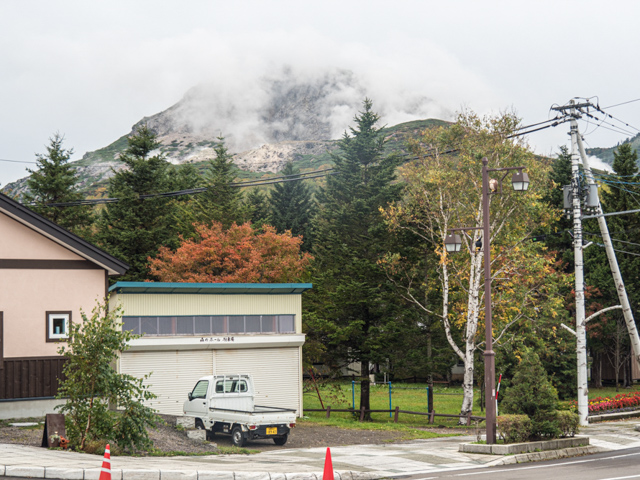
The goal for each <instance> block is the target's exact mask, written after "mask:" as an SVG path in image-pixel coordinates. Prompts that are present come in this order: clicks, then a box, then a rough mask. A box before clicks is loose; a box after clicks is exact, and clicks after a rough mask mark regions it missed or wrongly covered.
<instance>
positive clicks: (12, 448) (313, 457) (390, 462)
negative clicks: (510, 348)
mask: <svg viewBox="0 0 640 480" xmlns="http://www.w3.org/2000/svg"><path fill="white" fill-rule="evenodd" d="M637 424H638V422H637V421H626V422H610V423H605V424H596V425H592V426H589V427H586V428H584V429H583V430H582V431H581V432H580V434H581V435H584V436H588V437H589V439H590V443H591V446H590V447H577V448H573V449H566V450H565V451H554V452H537V453H531V454H522V455H510V456H499V455H482V454H472V453H461V452H459V451H458V448H459V444H460V443H463V442H470V441H474V438H472V437H446V438H435V439H428V440H415V441H411V442H406V443H395V444H385V445H356V446H348V447H332V448H331V456H332V460H333V468H334V471H335V472H336V479H340V480H345V479H348V480H359V479H374V478H389V477H401V476H405V475H414V474H422V473H429V472H435V471H444V470H459V469H465V468H477V467H481V466H494V465H503V464H507V463H517V462H526V461H534V460H542V459H547V458H561V457H566V456H575V455H584V454H588V453H595V452H599V451H607V450H619V449H623V448H632V447H640V432H639V431H636V430H634V426H635V425H637ZM325 453H326V449H325V448H308V449H282V450H272V451H268V452H263V453H259V454H256V455H211V456H206V457H112V458H111V468H112V478H113V480H303V479H313V480H319V479H320V478H321V477H322V471H323V467H324V459H325ZM101 466H102V457H101V456H98V455H87V454H83V453H76V452H63V451H59V450H46V449H43V448H38V447H30V446H24V445H12V444H0V475H6V476H15V477H33V478H62V479H69V480H98V477H99V475H100V467H101Z"/></svg>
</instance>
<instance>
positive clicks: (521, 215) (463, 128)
mask: <svg viewBox="0 0 640 480" xmlns="http://www.w3.org/2000/svg"><path fill="white" fill-rule="evenodd" d="M517 125H518V119H517V118H516V117H515V116H513V115H511V114H504V115H501V116H497V117H490V118H479V117H478V116H476V115H475V114H473V113H463V114H461V115H460V116H459V118H458V120H457V122H456V123H455V124H453V125H452V126H450V127H440V128H435V129H430V130H427V131H425V132H424V133H423V135H422V136H421V138H420V140H419V142H416V143H415V144H414V145H413V146H412V147H413V151H414V153H415V154H416V155H417V157H418V159H417V160H415V161H414V162H413V163H411V164H408V165H406V166H405V168H404V169H403V171H402V174H403V177H404V181H405V185H406V187H405V192H404V196H403V199H402V201H400V202H397V203H395V204H393V205H390V206H389V207H388V208H386V209H385V210H384V214H385V219H386V221H387V222H388V225H389V226H390V228H391V229H407V230H409V231H411V232H413V234H415V235H417V236H418V237H419V238H420V239H421V241H422V242H424V244H425V246H430V248H433V249H434V250H435V251H436V253H437V255H438V256H439V263H438V268H437V272H433V273H432V275H434V276H435V275H437V278H438V280H439V282H438V283H439V286H438V288H439V290H440V292H441V300H442V302H441V304H440V305H428V304H427V303H426V302H425V301H424V299H425V297H426V295H425V294H424V292H425V289H428V288H429V287H428V285H429V284H430V283H431V282H430V280H431V279H429V278H425V274H424V271H423V270H422V271H421V269H420V268H416V266H414V265H410V264H409V262H407V261H406V259H403V258H402V257H401V256H400V255H399V254H394V253H391V254H389V255H388V256H387V257H386V258H385V260H384V262H383V263H384V266H385V268H386V269H387V272H388V277H389V279H390V280H391V281H392V282H394V283H395V284H396V286H397V287H398V291H399V292H400V295H402V296H403V298H405V299H406V300H407V301H409V302H411V303H412V304H414V305H416V306H418V307H419V308H420V309H422V310H423V311H424V312H426V313H428V314H430V315H433V316H435V317H437V318H439V319H440V320H441V322H442V324H443V327H444V330H445V333H446V337H447V340H448V343H449V345H450V346H451V348H452V349H453V351H454V352H455V353H456V355H457V356H458V357H459V359H460V360H461V361H462V362H464V379H463V390H464V397H463V401H462V405H461V408H460V414H461V415H466V414H467V413H468V412H471V411H472V410H473V387H474V357H475V354H476V353H477V351H478V350H483V347H484V300H485V299H484V289H483V284H484V262H483V253H484V250H483V249H484V248H486V245H487V243H486V241H485V239H483V238H482V230H481V227H482V224H483V218H482V162H481V159H482V157H485V156H486V157H487V158H489V168H503V167H513V166H523V167H525V169H526V171H527V172H528V174H529V177H530V179H531V186H530V187H529V190H528V191H527V192H526V193H522V192H514V191H513V188H512V186H511V173H512V172H509V175H508V176H507V177H506V178H505V179H504V181H503V182H502V188H501V191H500V188H499V184H498V182H493V185H494V187H495V190H496V191H495V193H492V194H491V196H490V212H491V213H490V227H491V238H490V245H491V279H492V286H493V293H492V297H493V298H492V308H493V310H492V311H493V338H494V344H495V345H496V346H499V345H500V342H501V341H502V340H503V336H504V334H505V333H506V332H507V331H508V329H509V328H510V327H511V326H513V325H514V324H516V323H517V322H520V321H523V320H527V321H535V319H536V317H537V316H538V314H539V313H540V312H541V311H542V309H545V312H546V314H549V312H551V314H552V315H553V312H554V309H559V308H562V300H561V298H560V296H559V295H554V293H556V287H557V285H558V282H557V281H556V280H557V275H559V274H557V272H556V271H555V270H554V268H553V258H552V255H550V254H548V253H547V252H545V251H544V247H543V246H542V245H541V244H539V243H533V242H531V241H530V240H529V239H528V236H529V234H530V233H531V232H532V231H533V229H534V228H536V227H539V226H544V225H545V224H546V223H547V222H549V221H550V220H551V219H552V218H553V215H554V213H556V214H557V212H553V211H552V210H551V209H550V208H549V207H548V206H547V205H546V204H544V203H543V202H542V201H541V192H543V191H544V188H548V187H549V185H548V184H545V182H546V180H545V179H546V178H547V177H546V175H547V171H548V165H545V164H544V163H542V162H540V161H539V160H537V159H536V158H535V157H534V155H533V153H532V152H531V151H530V150H529V149H528V148H527V147H526V145H525V144H523V143H522V142H521V141H520V140H518V139H509V138H508V137H509V135H511V134H512V133H513V132H514V130H515V129H516V128H517ZM494 175H495V176H494V177H493V178H495V179H496V180H500V179H501V177H502V175H504V173H501V172H496V173H495V174H494ZM462 227H465V228H469V230H468V233H467V234H466V235H461V236H462V239H463V247H462V250H461V252H460V253H457V254H448V253H447V252H446V251H445V249H444V243H443V242H444V238H445V236H446V234H447V232H448V231H449V229H452V228H462ZM548 309H550V310H548ZM487 388H488V389H490V388H491V386H487ZM462 422H463V419H461V423H462Z"/></svg>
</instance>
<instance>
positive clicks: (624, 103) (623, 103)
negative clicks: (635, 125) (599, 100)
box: [603, 98, 640, 109]
mask: <svg viewBox="0 0 640 480" xmlns="http://www.w3.org/2000/svg"><path fill="white" fill-rule="evenodd" d="M633 102H640V98H636V99H635V100H629V101H628V102H622V103H616V104H615V105H609V106H608V107H603V108H604V109H607V108H613V107H619V106H620V105H626V104H627V103H633Z"/></svg>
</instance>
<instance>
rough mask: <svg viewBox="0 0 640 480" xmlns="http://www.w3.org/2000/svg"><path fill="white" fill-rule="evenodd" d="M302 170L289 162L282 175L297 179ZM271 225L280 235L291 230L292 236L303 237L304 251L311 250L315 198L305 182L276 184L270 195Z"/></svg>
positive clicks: (296, 181)
mask: <svg viewBox="0 0 640 480" xmlns="http://www.w3.org/2000/svg"><path fill="white" fill-rule="evenodd" d="M299 173H300V169H298V168H296V167H294V165H293V163H292V162H287V164H286V165H285V166H284V168H283V169H282V171H281V172H280V174H281V175H282V176H287V177H291V178H295V177H293V176H295V175H296V174H299ZM269 205H270V212H271V225H273V226H274V227H276V230H277V231H278V233H284V232H285V231H286V230H290V231H291V234H292V235H294V236H296V237H298V236H302V239H303V242H304V243H303V250H305V251H309V250H310V249H311V236H310V234H311V214H312V208H313V198H312V193H311V189H310V188H309V186H308V185H306V184H305V183H304V181H303V180H295V181H287V182H283V183H276V184H275V185H274V188H273V190H271V192H270V194H269Z"/></svg>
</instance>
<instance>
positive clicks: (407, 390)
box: [301, 382, 640, 438]
mask: <svg viewBox="0 0 640 480" xmlns="http://www.w3.org/2000/svg"><path fill="white" fill-rule="evenodd" d="M426 387H427V386H426V385H425V384H419V383H418V384H414V383H409V384H407V383H398V384H392V388H391V409H395V408H396V407H400V410H410V411H415V412H426V411H427V390H426ZM637 390H640V386H638V388H633V389H622V388H621V389H620V391H619V392H617V393H630V392H635V391H637ZM353 393H355V406H356V409H357V408H358V407H359V405H360V387H359V385H358V383H357V382H356V385H355V392H353ZM617 393H616V391H615V387H607V388H590V389H589V399H593V398H597V397H611V398H613V397H615V396H616V395H617ZM320 395H321V396H322V400H323V402H324V407H325V408H326V407H327V406H331V408H332V409H347V408H352V398H353V396H352V386H351V382H342V383H334V384H331V385H327V386H321V387H320ZM433 403H434V408H435V411H436V413H446V414H458V413H460V407H461V405H462V387H442V386H436V387H435V388H434V395H433ZM304 408H305V412H304V414H305V418H304V419H302V420H301V421H302V422H311V423H318V424H327V425H334V426H338V427H341V428H366V429H374V430H377V429H379V430H398V431H404V432H406V434H407V435H406V436H407V438H428V437H429V436H433V435H432V434H427V433H426V432H422V431H420V430H416V429H415V428H416V427H427V426H434V425H429V419H428V417H426V416H420V415H409V414H402V413H401V414H400V416H399V419H398V424H397V425H396V424H395V423H393V416H391V417H390V416H389V413H372V414H371V416H372V418H373V421H372V422H364V423H360V422H359V421H358V419H354V416H353V414H351V413H342V412H332V413H331V418H330V419H327V418H326V417H325V413H324V412H309V411H308V410H307V409H317V408H321V405H320V401H319V400H318V394H317V393H316V391H315V388H314V387H313V385H312V384H309V383H306V384H305V392H304ZM371 408H372V409H374V410H383V409H386V410H388V409H389V386H388V385H380V384H379V385H371ZM498 413H500V412H499V411H498ZM473 414H474V415H477V416H484V415H485V413H484V412H483V411H480V390H479V389H475V390H474V401H473ZM457 423H458V422H457V419H455V418H444V417H436V419H435V426H438V425H443V426H447V427H457V426H458V425H457ZM480 426H481V428H482V427H484V422H481V423H480Z"/></svg>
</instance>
